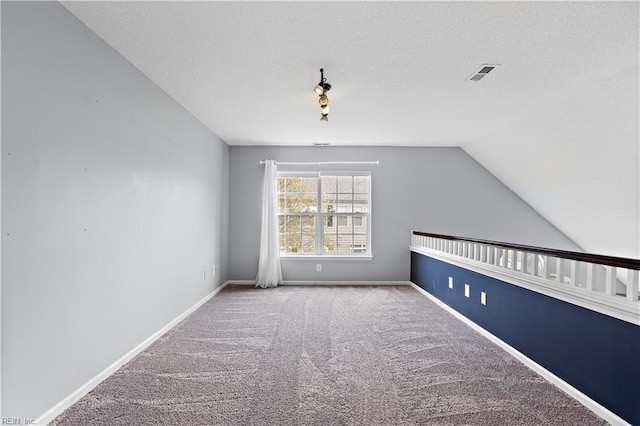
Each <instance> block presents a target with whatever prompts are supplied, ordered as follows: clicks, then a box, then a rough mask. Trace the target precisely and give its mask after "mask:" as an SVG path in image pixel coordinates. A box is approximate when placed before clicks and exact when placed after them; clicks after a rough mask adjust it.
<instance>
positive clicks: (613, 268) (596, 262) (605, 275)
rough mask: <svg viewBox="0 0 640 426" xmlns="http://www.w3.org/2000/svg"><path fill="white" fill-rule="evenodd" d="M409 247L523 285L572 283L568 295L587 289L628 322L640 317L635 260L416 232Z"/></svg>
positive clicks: (549, 286)
mask: <svg viewBox="0 0 640 426" xmlns="http://www.w3.org/2000/svg"><path fill="white" fill-rule="evenodd" d="M411 249H412V250H414V251H418V252H423V253H425V254H427V255H435V256H436V257H440V258H443V259H445V260H451V261H455V262H457V263H460V262H462V263H464V264H466V265H470V266H475V267H476V269H477V267H480V269H481V270H482V271H483V273H486V272H487V271H490V272H491V274H490V275H495V274H500V275H504V276H506V277H510V278H519V279H520V280H522V279H524V280H525V281H526V282H527V284H533V285H534V286H540V285H541V286H542V287H544V289H545V290H549V289H552V290H553V289H557V290H559V291H561V292H562V290H566V289H568V288H572V289H573V290H575V291H573V290H572V291H571V294H575V295H577V296H581V295H583V294H589V295H593V296H595V299H594V298H591V300H592V301H598V300H600V301H602V300H609V301H611V302H613V303H614V304H615V305H616V306H623V308H624V310H625V311H628V312H630V313H631V315H632V316H633V317H634V318H635V319H634V320H633V321H632V322H640V320H639V319H638V317H640V303H639V301H638V294H639V280H638V277H639V270H640V260H635V259H626V258H618V257H612V256H600V255H592V254H585V253H578V252H570V251H563V250H554V249H546V248H540V247H532V246H523V245H516V244H509V243H502V242H496V241H486V240H476V239H469V238H462V237H453V236H449V235H439V234H430V233H424V232H419V231H413V232H412V233H411ZM471 269H473V268H471ZM543 293H546V292H545V291H543ZM564 294H567V292H566V291H564ZM561 298H562V299H565V298H564V297H561ZM605 298H606V299H605ZM619 302H622V305H620V303H619ZM578 304H580V303H578ZM625 320H628V318H625Z"/></svg>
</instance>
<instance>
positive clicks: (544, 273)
mask: <svg viewBox="0 0 640 426" xmlns="http://www.w3.org/2000/svg"><path fill="white" fill-rule="evenodd" d="M540 259H541V260H542V269H541V270H540V276H541V277H542V278H544V279H548V278H549V256H547V255H546V254H543V255H540Z"/></svg>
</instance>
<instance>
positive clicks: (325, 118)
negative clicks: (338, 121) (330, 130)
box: [320, 114, 329, 121]
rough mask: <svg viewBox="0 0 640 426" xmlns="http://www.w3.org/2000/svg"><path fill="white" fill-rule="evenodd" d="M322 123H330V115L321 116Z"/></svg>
mask: <svg viewBox="0 0 640 426" xmlns="http://www.w3.org/2000/svg"><path fill="white" fill-rule="evenodd" d="M320 121H329V116H328V115H326V114H322V115H321V116H320Z"/></svg>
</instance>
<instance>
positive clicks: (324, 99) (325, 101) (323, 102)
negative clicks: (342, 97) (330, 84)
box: [318, 95, 329, 106]
mask: <svg viewBox="0 0 640 426" xmlns="http://www.w3.org/2000/svg"><path fill="white" fill-rule="evenodd" d="M318 102H319V103H320V106H325V105H327V104H328V103H329V98H328V97H327V95H322V96H320V98H318Z"/></svg>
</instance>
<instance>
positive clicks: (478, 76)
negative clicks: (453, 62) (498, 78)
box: [466, 64, 500, 82]
mask: <svg viewBox="0 0 640 426" xmlns="http://www.w3.org/2000/svg"><path fill="white" fill-rule="evenodd" d="M498 66H500V64H482V65H480V68H478V70H477V71H475V72H474V73H473V74H471V75H470V76H469V77H467V79H466V80H467V81H475V82H478V81H480V80H482V79H483V78H485V77H486V76H487V74H489V73H490V72H491V71H493V69H494V68H495V67H498Z"/></svg>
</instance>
